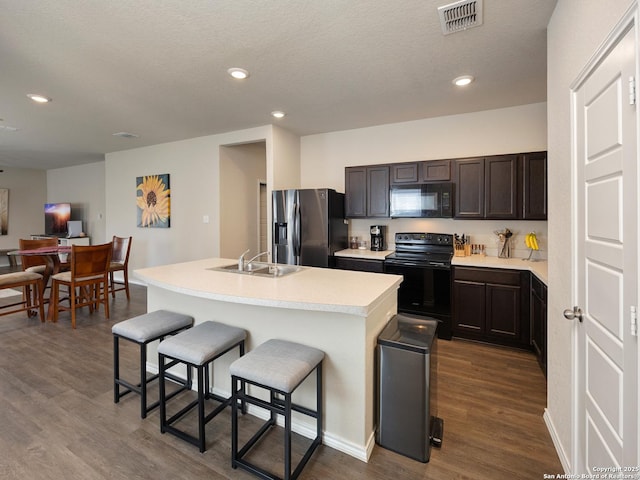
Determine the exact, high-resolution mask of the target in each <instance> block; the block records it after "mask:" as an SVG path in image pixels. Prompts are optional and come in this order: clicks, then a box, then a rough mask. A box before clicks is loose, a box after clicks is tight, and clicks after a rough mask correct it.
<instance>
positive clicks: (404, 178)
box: [391, 163, 418, 185]
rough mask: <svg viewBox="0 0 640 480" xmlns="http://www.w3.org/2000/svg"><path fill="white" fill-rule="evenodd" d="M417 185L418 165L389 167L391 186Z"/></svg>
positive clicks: (405, 164)
mask: <svg viewBox="0 0 640 480" xmlns="http://www.w3.org/2000/svg"><path fill="white" fill-rule="evenodd" d="M403 183H418V163H396V164H392V165H391V184H392V185H395V184H403Z"/></svg>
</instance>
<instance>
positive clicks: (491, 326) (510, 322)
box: [486, 283, 521, 341]
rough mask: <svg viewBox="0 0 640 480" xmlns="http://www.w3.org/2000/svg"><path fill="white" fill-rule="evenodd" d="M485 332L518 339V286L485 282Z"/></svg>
mask: <svg viewBox="0 0 640 480" xmlns="http://www.w3.org/2000/svg"><path fill="white" fill-rule="evenodd" d="M486 295H487V298H486V308H487V311H486V315H487V330H486V333H487V334H488V335H491V336H496V337H503V338H504V337H506V338H509V339H513V340H514V341H519V340H520V336H521V335H520V323H521V315H520V295H521V289H520V286H516V285H500V284H491V283H489V284H487V288H486Z"/></svg>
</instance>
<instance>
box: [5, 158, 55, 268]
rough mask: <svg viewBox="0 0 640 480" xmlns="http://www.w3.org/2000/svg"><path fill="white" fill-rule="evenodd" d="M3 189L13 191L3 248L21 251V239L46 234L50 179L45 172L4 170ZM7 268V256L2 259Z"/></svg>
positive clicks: (22, 169) (21, 169) (6, 168)
mask: <svg viewBox="0 0 640 480" xmlns="http://www.w3.org/2000/svg"><path fill="white" fill-rule="evenodd" d="M2 170H4V172H2V173H0V188H8V189H9V218H8V220H9V225H8V230H7V235H0V249H8V248H18V244H19V242H18V240H20V239H21V238H29V235H31V234H34V233H35V234H38V233H43V232H44V204H45V203H46V202H47V176H46V172H45V171H44V170H31V169H26V168H13V167H2ZM0 262H1V264H2V265H7V264H8V261H7V258H6V257H5V256H3V257H2V258H0Z"/></svg>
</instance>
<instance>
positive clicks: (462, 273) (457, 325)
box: [453, 267, 531, 350]
mask: <svg viewBox="0 0 640 480" xmlns="http://www.w3.org/2000/svg"><path fill="white" fill-rule="evenodd" d="M530 275H531V274H530V273H529V272H526V271H519V270H505V269H495V268H475V267H454V269H453V335H454V336H458V337H464V338H471V339H474V340H480V341H484V342H489V343H495V344H500V345H509V346H513V347H518V348H526V349H529V350H530V349H531V331H530V320H529V290H530V287H529V285H530Z"/></svg>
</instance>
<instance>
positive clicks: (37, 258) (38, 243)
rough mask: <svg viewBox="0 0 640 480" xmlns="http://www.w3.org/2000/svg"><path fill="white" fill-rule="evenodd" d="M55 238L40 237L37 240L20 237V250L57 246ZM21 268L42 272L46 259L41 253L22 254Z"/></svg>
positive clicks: (26, 270) (27, 270)
mask: <svg viewBox="0 0 640 480" xmlns="http://www.w3.org/2000/svg"><path fill="white" fill-rule="evenodd" d="M57 246H58V239H57V238H41V239H37V240H31V239H25V238H21V239H20V250H35V249H37V248H43V247H57ZM21 261H22V270H23V271H25V272H32V273H39V274H41V275H42V273H43V272H44V270H45V265H46V263H47V262H46V260H45V258H44V257H43V256H41V255H28V256H27V255H22V258H21Z"/></svg>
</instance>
